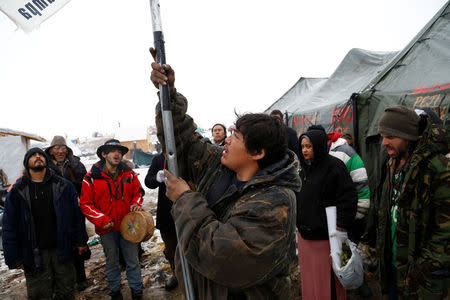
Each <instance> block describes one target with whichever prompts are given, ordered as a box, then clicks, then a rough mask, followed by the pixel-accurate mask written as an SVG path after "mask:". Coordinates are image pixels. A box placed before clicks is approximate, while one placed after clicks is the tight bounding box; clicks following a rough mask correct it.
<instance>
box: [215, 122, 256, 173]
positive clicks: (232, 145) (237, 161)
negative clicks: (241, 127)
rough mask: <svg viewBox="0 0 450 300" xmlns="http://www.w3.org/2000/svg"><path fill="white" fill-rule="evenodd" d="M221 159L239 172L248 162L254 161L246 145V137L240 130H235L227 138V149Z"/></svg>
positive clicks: (227, 165) (231, 168)
mask: <svg viewBox="0 0 450 300" xmlns="http://www.w3.org/2000/svg"><path fill="white" fill-rule="evenodd" d="M220 161H221V162H222V164H223V165H224V166H226V167H227V168H229V169H230V170H233V171H235V172H238V170H239V169H241V168H242V169H243V168H245V167H246V166H247V165H248V164H250V163H253V162H254V160H253V159H252V155H251V154H250V153H249V152H248V150H247V148H246V147H245V142H244V137H243V136H242V134H241V133H240V132H239V131H237V130H234V131H233V133H232V134H231V135H230V136H229V137H227V138H226V139H225V149H224V151H223V154H222V158H221V159H220Z"/></svg>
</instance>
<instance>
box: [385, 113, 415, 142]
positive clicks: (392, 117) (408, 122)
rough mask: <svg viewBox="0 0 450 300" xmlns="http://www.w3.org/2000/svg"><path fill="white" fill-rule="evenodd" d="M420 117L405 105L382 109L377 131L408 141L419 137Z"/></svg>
mask: <svg viewBox="0 0 450 300" xmlns="http://www.w3.org/2000/svg"><path fill="white" fill-rule="evenodd" d="M419 121H420V117H419V116H418V115H417V114H416V112H415V111H414V110H412V109H410V108H408V107H406V106H401V105H400V106H394V107H389V108H386V109H385V110H384V114H383V115H382V116H381V119H380V121H379V122H378V133H382V134H385V135H388V136H394V137H399V138H402V139H405V140H409V141H417V140H418V139H419Z"/></svg>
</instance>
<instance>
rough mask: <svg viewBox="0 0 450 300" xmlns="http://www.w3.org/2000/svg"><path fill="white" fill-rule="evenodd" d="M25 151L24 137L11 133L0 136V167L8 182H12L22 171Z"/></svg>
mask: <svg viewBox="0 0 450 300" xmlns="http://www.w3.org/2000/svg"><path fill="white" fill-rule="evenodd" d="M26 152H27V146H26V141H25V138H23V137H21V136H13V135H9V136H1V137H0V169H2V170H3V172H5V174H6V176H8V181H9V183H13V182H14V180H16V178H17V177H18V176H19V175H20V173H22V171H23V158H24V156H25V153H26Z"/></svg>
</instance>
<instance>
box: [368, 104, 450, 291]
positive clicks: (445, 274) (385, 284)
mask: <svg viewBox="0 0 450 300" xmlns="http://www.w3.org/2000/svg"><path fill="white" fill-rule="evenodd" d="M378 132H379V133H380V134H381V136H382V138H383V142H382V145H383V146H385V147H386V150H387V152H388V154H389V156H390V159H389V161H388V163H387V164H386V166H385V170H384V171H385V172H384V174H385V176H384V180H382V181H381V183H380V186H379V188H378V193H377V194H379V195H381V197H380V198H379V199H376V201H375V202H376V203H375V209H376V213H377V223H376V226H377V241H376V248H377V253H378V258H379V264H378V267H379V271H380V272H379V275H380V280H381V285H382V290H383V292H384V293H389V295H390V299H396V298H397V297H398V298H400V299H444V298H445V299H447V298H446V297H449V292H448V287H449V283H450V281H449V275H450V274H449V272H450V269H449V268H450V255H449V250H450V219H449V218H450V155H449V154H448V151H449V147H448V140H447V139H446V135H445V132H444V130H443V129H442V126H440V125H436V124H431V122H430V121H429V120H428V118H427V117H426V116H421V117H419V116H418V115H417V114H416V113H415V112H414V111H413V110H411V109H409V108H406V107H404V106H397V107H392V108H387V109H386V110H385V113H384V114H383V116H382V117H381V119H380V122H379V128H378ZM377 200H378V201H377Z"/></svg>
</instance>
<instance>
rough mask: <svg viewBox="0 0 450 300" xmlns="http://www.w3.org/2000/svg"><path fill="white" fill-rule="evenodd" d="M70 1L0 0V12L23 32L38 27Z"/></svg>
mask: <svg viewBox="0 0 450 300" xmlns="http://www.w3.org/2000/svg"><path fill="white" fill-rule="evenodd" d="M69 1H70V0H1V1H0V11H2V12H3V13H5V14H6V15H7V16H8V17H9V18H10V19H11V20H12V21H13V22H14V23H15V24H16V25H17V27H19V28H21V29H22V30H23V31H25V32H30V31H32V30H33V29H36V28H38V27H39V25H40V24H41V23H42V22H44V21H45V20H46V19H48V18H49V17H51V16H52V15H53V14H54V13H56V12H57V11H58V10H60V9H61V8H62V7H63V6H64V5H66V4H67V3H68V2H69Z"/></svg>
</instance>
